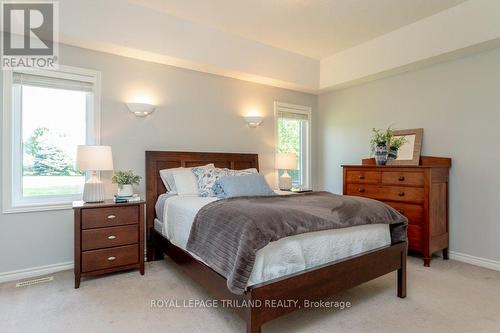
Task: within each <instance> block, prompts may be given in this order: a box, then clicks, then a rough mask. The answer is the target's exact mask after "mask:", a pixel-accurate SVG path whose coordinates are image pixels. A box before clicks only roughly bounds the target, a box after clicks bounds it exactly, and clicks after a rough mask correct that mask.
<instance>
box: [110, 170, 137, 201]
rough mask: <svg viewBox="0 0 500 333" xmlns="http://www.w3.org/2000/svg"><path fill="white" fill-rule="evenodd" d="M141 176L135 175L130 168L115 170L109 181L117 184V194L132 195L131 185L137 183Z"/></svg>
mask: <svg viewBox="0 0 500 333" xmlns="http://www.w3.org/2000/svg"><path fill="white" fill-rule="evenodd" d="M141 179H142V177H141V176H138V175H135V174H134V172H133V171H132V170H129V171H116V172H115V173H114V174H113V178H112V179H111V181H112V182H113V184H118V195H119V196H132V195H133V194H134V189H133V185H139V182H140V181H141Z"/></svg>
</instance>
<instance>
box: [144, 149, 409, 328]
mask: <svg viewBox="0 0 500 333" xmlns="http://www.w3.org/2000/svg"><path fill="white" fill-rule="evenodd" d="M208 163H214V164H215V166H216V167H220V168H229V169H236V170H241V169H248V168H257V169H258V156H257V155H256V154H232V153H197V152H161V151H147V152H146V183H147V198H146V200H147V214H146V215H147V259H148V261H151V260H159V259H162V258H163V255H164V254H167V255H168V256H169V257H170V258H171V259H172V260H173V261H174V262H176V263H177V264H179V266H180V267H181V268H182V269H183V271H184V272H185V273H187V274H188V275H189V276H191V277H192V278H193V279H194V280H196V281H198V282H199V283H200V284H201V285H203V286H204V287H205V288H206V289H207V290H208V291H209V292H211V293H212V294H214V296H216V297H218V298H219V299H223V300H230V301H233V302H234V304H236V302H239V303H238V304H245V302H247V303H246V304H253V305H255V304H261V305H262V304H269V301H288V300H296V301H297V302H296V303H294V304H296V306H291V307H268V306H252V307H234V310H235V311H236V312H237V313H238V315H239V316H240V317H242V318H243V319H244V320H245V321H246V323H247V332H249V333H255V332H260V329H261V326H262V324H264V323H265V322H267V321H270V320H272V319H274V318H277V317H279V316H281V315H284V314H286V313H289V312H291V311H294V310H297V309H299V308H300V305H301V304H303V302H304V301H305V300H309V301H313V300H320V299H324V298H327V297H329V296H332V295H334V294H335V293H338V292H339V291H342V290H345V289H348V288H351V287H354V286H356V285H359V284H361V283H364V282H367V281H369V280H372V279H374V278H377V277H379V276H382V275H385V274H387V273H390V272H393V271H397V295H398V296H399V297H401V298H404V297H405V296H406V248H407V244H406V242H396V243H391V242H390V237H389V238H388V237H387V235H388V230H387V228H388V226H387V225H378V226H377V225H370V226H363V227H355V228H346V229H350V230H342V229H337V230H330V231H329V234H328V233H325V232H314V233H308V234H302V235H300V237H297V236H293V237H291V239H290V238H288V239H287V238H284V239H281V240H279V241H277V242H273V243H274V244H273V243H270V244H269V245H268V246H266V247H265V248H263V249H261V250H259V252H258V253H257V259H256V262H255V265H254V270H253V271H252V275H251V276H250V279H249V281H248V285H247V287H246V289H245V292H244V293H243V294H235V293H232V292H230V291H229V290H228V288H227V286H226V282H227V281H226V279H225V278H224V277H223V276H222V275H220V274H219V273H217V272H216V271H215V270H214V269H212V268H211V267H210V266H209V265H207V264H205V263H204V262H203V261H202V260H201V259H200V258H198V257H197V256H196V255H193V254H192V253H190V252H189V251H188V250H187V249H186V247H185V243H186V241H187V237H188V236H189V228H190V223H192V220H193V218H194V215H196V213H197V211H198V210H199V209H200V208H201V207H202V206H203V205H205V204H207V203H208V202H210V201H212V200H215V199H212V198H190V199H189V200H184V199H183V200H180V199H179V198H175V197H173V196H168V195H165V193H166V188H165V186H164V185H163V182H162V181H161V179H160V176H159V170H162V169H166V168H175V167H180V166H182V167H194V166H201V165H205V164H208ZM158 199H160V200H158ZM155 206H156V208H155ZM167 215H168V216H167ZM190 221H191V222H190ZM384 227H385V229H384ZM356 228H357V229H356ZM335 237H336V238H335ZM332 239H333V240H334V241H335V242H336V243H338V244H350V245H349V246H339V250H338V251H333V252H332V253H330V252H328V251H325V252H323V253H322V255H318V254H317V253H318V252H315V256H310V255H309V256H308V253H307V251H305V253H304V251H302V252H301V251H298V250H297V249H304V248H306V249H307V248H311V246H308V244H309V245H310V244H313V243H315V244H321V243H322V242H324V241H327V240H329V241H332ZM353 244H354V246H353ZM324 248H328V247H324ZM283 249H287V250H283ZM290 249H291V250H290ZM313 250H314V248H313ZM280 251H281V252H280ZM294 251H295V252H294ZM316 251H317V248H316ZM290 253H292V255H290ZM319 253H321V251H320V252H319ZM294 257H295V258H294ZM301 257H302V258H304V257H315V258H317V259H318V260H316V261H311V262H306V261H304V260H302V261H301V260H298V259H297V258H301ZM290 258H291V259H290ZM286 260H288V261H289V263H287V264H286V265H283V262H284V261H285V262H286ZM263 262H266V265H264V264H262V263H263ZM290 263H291V264H290Z"/></svg>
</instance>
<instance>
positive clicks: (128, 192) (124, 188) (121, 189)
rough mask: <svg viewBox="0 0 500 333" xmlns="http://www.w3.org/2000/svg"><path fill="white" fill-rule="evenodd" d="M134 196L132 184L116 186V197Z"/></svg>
mask: <svg viewBox="0 0 500 333" xmlns="http://www.w3.org/2000/svg"><path fill="white" fill-rule="evenodd" d="M133 194H134V189H133V188H132V184H123V185H118V195H120V196H132V195H133Z"/></svg>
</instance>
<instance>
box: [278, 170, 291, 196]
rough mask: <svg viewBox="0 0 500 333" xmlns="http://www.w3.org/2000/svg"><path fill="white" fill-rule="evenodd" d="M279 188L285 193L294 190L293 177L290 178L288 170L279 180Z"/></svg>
mask: <svg viewBox="0 0 500 333" xmlns="http://www.w3.org/2000/svg"><path fill="white" fill-rule="evenodd" d="M278 186H279V188H280V190H283V191H290V190H291V189H292V177H290V175H289V174H288V172H287V171H286V170H285V172H284V173H283V174H282V175H281V177H280V178H279V184H278Z"/></svg>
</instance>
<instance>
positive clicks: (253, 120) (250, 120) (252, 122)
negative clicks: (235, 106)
mask: <svg viewBox="0 0 500 333" xmlns="http://www.w3.org/2000/svg"><path fill="white" fill-rule="evenodd" d="M244 118H245V122H246V123H247V125H248V127H252V128H255V127H257V126H259V125H260V124H262V121H263V119H264V117H262V116H245V117H244Z"/></svg>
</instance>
